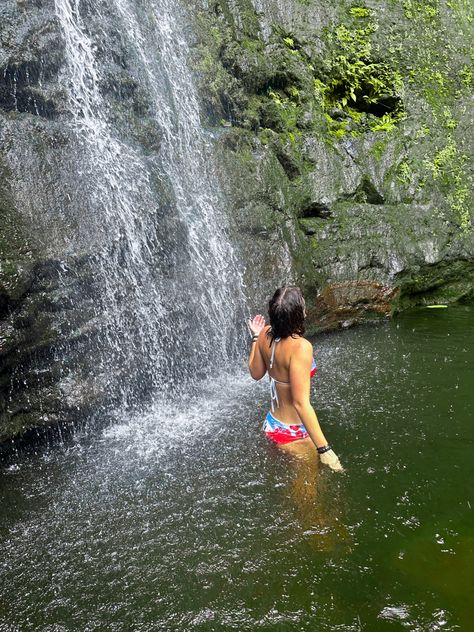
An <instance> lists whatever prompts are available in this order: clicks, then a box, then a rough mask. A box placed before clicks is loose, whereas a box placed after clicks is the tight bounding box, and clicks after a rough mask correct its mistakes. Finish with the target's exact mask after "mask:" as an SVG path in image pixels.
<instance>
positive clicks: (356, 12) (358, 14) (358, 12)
mask: <svg viewBox="0 0 474 632" xmlns="http://www.w3.org/2000/svg"><path fill="white" fill-rule="evenodd" d="M349 13H350V14H351V15H352V16H353V17H355V18H368V17H370V16H371V14H372V12H371V10H370V9H368V8H367V7H362V6H355V7H351V8H350V9H349Z"/></svg>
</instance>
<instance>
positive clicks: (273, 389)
mask: <svg viewBox="0 0 474 632" xmlns="http://www.w3.org/2000/svg"><path fill="white" fill-rule="evenodd" d="M280 340H281V338H275V339H274V340H273V349H272V355H271V358H270V369H272V368H273V361H274V359H275V349H276V343H277V342H280ZM268 377H269V378H270V407H271V409H272V412H273V411H274V410H275V406H274V403H275V404H276V406H277V408H279V407H280V402H279V400H278V391H277V386H276V385H277V384H289V382H281V381H280V380H276V379H275V378H274V377H272V376H271V375H270V373H268Z"/></svg>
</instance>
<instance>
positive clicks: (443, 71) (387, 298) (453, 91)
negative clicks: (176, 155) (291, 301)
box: [195, 0, 474, 330]
mask: <svg viewBox="0 0 474 632" xmlns="http://www.w3.org/2000/svg"><path fill="white" fill-rule="evenodd" d="M197 23H198V32H199V43H198V46H197V49H196V56H195V64H196V68H197V71H198V73H199V75H200V77H201V80H202V97H203V100H204V102H205V105H206V112H207V117H208V121H209V124H210V125H213V126H214V127H215V129H216V135H217V137H218V148H219V153H220V166H221V169H220V171H221V173H220V176H221V179H222V181H223V182H224V185H225V188H226V191H227V196H228V200H229V205H230V213H231V215H232V216H233V217H234V218H235V224H236V233H237V235H236V239H237V240H240V242H241V244H242V248H243V251H244V252H245V259H246V261H247V265H248V268H247V281H248V287H249V288H257V291H256V293H255V295H254V298H255V307H258V306H259V304H261V301H262V300H263V298H264V297H265V294H266V293H268V283H272V282H273V284H274V285H275V284H278V283H282V282H288V281H290V282H291V281H293V282H295V283H299V284H301V285H302V286H303V288H304V289H305V293H306V296H307V297H308V300H309V303H310V305H311V310H310V315H311V321H312V329H313V330H321V329H328V328H334V327H339V326H348V325H350V324H352V323H355V322H359V321H366V320H372V319H379V318H385V317H387V316H390V315H391V314H393V313H394V312H395V311H397V310H402V309H405V308H407V307H410V306H413V305H417V304H421V305H424V304H431V303H440V302H442V303H445V302H447V303H449V302H452V301H458V300H469V299H470V298H472V296H473V291H474V236H473V226H472V217H473V215H472V213H473V211H472V209H473V187H472V184H473V160H474V156H473V140H472V133H471V126H472V120H473V111H474V109H473V90H472V88H473V72H474V65H473V53H472V51H473V50H474V47H473V44H474V9H473V7H472V4H471V3H469V2H467V1H462V0H460V1H458V0H456V1H454V0H453V1H449V2H442V1H438V0H428V1H426V2H425V1H424V2H418V1H417V0H403V1H402V0H399V1H398V0H385V1H382V2H379V1H377V2H375V1H374V2H364V3H362V2H355V1H352V2H348V1H344V0H338V1H329V0H326V1H324V2H317V1H316V0H253V1H251V0H232V1H231V0H211V1H210V2H207V3H206V4H205V6H204V5H203V6H201V9H200V11H199V14H198V16H197ZM261 278H263V279H264V280H265V283H264V284H261V283H259V279H261ZM265 285H266V288H265ZM258 288H262V289H261V290H260V291H259V290H258Z"/></svg>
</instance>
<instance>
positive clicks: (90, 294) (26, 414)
mask: <svg viewBox="0 0 474 632" xmlns="http://www.w3.org/2000/svg"><path fill="white" fill-rule="evenodd" d="M81 6H82V8H83V10H84V13H85V16H86V17H87V18H88V20H89V25H90V31H91V39H95V41H96V51H97V55H98V57H99V58H101V59H102V60H103V63H104V68H106V70H104V73H103V75H102V77H101V86H100V90H101V93H102V94H103V103H104V108H107V112H106V114H105V115H106V116H108V120H109V121H110V124H111V125H114V126H115V129H116V130H118V133H119V134H120V136H121V138H123V139H125V140H124V144H126V143H129V144H130V145H133V146H136V147H138V148H139V150H137V151H140V152H141V153H142V154H143V155H144V156H147V155H148V154H150V153H151V152H153V151H156V148H157V147H158V146H159V134H160V132H159V130H158V129H157V126H156V125H154V123H153V121H152V120H151V119H150V117H149V108H150V105H149V101H148V99H147V98H146V95H145V92H144V91H141V90H140V88H139V86H138V85H137V82H136V81H135V80H134V79H133V72H134V71H133V69H132V68H131V66H132V62H131V60H130V58H129V57H128V55H127V51H126V49H125V46H124V42H123V41H122V40H121V39H120V37H119V36H118V34H117V32H116V31H114V21H113V17H114V16H113V15H110V16H109V19H107V20H106V23H108V25H109V26H108V28H104V25H103V24H102V23H101V21H100V20H99V16H98V15H96V14H95V13H94V11H95V10H97V8H98V7H97V3H95V4H94V7H87V6H85V5H84V3H81ZM101 9H102V14H101V18H104V15H107V13H106V7H105V6H102V7H101ZM65 66H66V52H65V41H64V35H63V33H62V32H61V28H60V24H59V20H58V17H57V15H56V12H55V4H54V1H52V0H40V1H36V0H32V1H30V0H23V1H22V2H16V1H15V0H7V1H5V2H2V3H1V6H0V67H1V69H2V71H1V73H0V443H1V442H3V441H5V440H7V439H8V438H10V437H13V436H16V435H19V434H22V433H24V432H25V431H26V430H28V429H30V428H37V427H40V426H43V425H44V426H49V425H55V424H57V423H59V422H61V421H69V420H71V419H74V418H77V417H83V416H84V415H85V414H87V413H89V412H91V411H93V410H96V408H97V406H98V405H99V403H101V404H104V403H105V402H107V401H109V402H110V401H112V400H113V399H114V398H115V397H117V396H118V392H117V391H118V390H119V387H118V384H119V383H120V380H117V379H116V378H117V375H116V374H115V370H116V368H117V367H113V362H112V361H110V362H108V360H107V359H106V358H105V356H104V354H103V353H101V349H103V348H104V347H105V342H106V340H107V339H108V337H109V334H110V329H111V327H110V324H108V323H107V322H106V319H105V318H104V316H103V315H104V313H105V312H106V309H107V305H106V304H105V302H106V295H107V292H109V293H110V290H109V288H107V285H106V283H105V280H104V273H103V268H104V261H105V260H107V261H109V262H110V266H111V267H116V268H117V269H118V268H119V267H120V265H121V263H123V261H124V258H125V256H126V244H125V246H123V247H122V245H123V244H122V242H123V241H124V239H123V236H122V239H121V240H120V238H119V237H120V236H119V235H118V234H117V233H118V231H117V227H116V226H114V225H113V223H112V222H109V225H108V226H107V227H106V228H105V229H104V226H103V225H102V224H103V223H104V222H102V220H101V218H100V215H101V213H102V206H103V205H104V204H105V203H106V202H105V200H107V199H111V200H112V202H115V200H114V198H113V195H114V191H110V190H107V189H106V185H104V182H103V180H102V181H101V180H100V178H98V177H97V172H96V171H94V165H92V166H91V164H90V163H91V161H90V159H89V157H88V155H87V152H88V149H87V147H86V144H85V143H81V142H78V137H77V132H76V129H75V126H74V124H73V121H72V118H73V117H72V113H71V107H70V103H69V102H68V97H69V95H68V88H69V85H68V81H69V79H68V75H67V73H65ZM82 70H84V69H82ZM84 81H85V82H88V81H89V84H90V78H89V77H88V76H87V75H86V73H84ZM88 87H89V88H90V85H89V86H88ZM84 107H86V106H85V105H84ZM155 183H156V184H155V186H156V189H157V193H156V198H155V202H156V207H157V209H158V210H159V208H160V204H161V205H162V207H163V208H164V207H165V206H166V204H170V202H169V200H168V201H167V202H165V201H164V200H165V198H166V195H167V194H166V191H165V189H166V186H165V184H164V183H163V182H162V181H161V182H159V181H158V180H157V179H156V180H155ZM123 186H124V187H125V188H126V187H127V186H128V183H126V182H124V183H123ZM160 187H161V189H160ZM158 189H160V190H158ZM160 200H161V202H160ZM116 208H118V205H117V206H116ZM157 209H154V210H157ZM138 210H140V208H139V209H138ZM117 212H118V211H117ZM169 215H170V216H171V215H172V211H171V210H170V213H169ZM157 216H158V212H157V213H156V215H155V217H157ZM147 218H149V224H150V225H149V226H148V231H146V232H147V236H148V239H149V241H150V244H151V242H152V241H153V234H155V235H156V234H157V231H156V226H155V225H154V222H155V219H154V218H153V217H152V214H151V213H149V215H148V216H147ZM143 221H144V222H145V220H143ZM170 221H172V219H170ZM101 222H102V223H101ZM161 224H162V233H163V234H164V233H165V232H166V231H165V229H164V228H163V222H162V223H161ZM153 228H155V231H154V232H153ZM144 232H145V231H144ZM120 293H123V295H124V297H125V298H124V302H125V301H129V302H131V303H133V299H131V298H130V293H128V294H127V288H126V287H125V284H123V285H122V288H121V292H117V294H120ZM109 307H110V301H109ZM129 337H131V336H129ZM124 340H125V342H124V343H123V344H124V345H126V344H127V342H126V337H125V335H124ZM108 355H109V358H113V357H116V356H117V351H116V350H113V349H112V350H110V348H109V350H108ZM107 363H108V366H107ZM138 372H139V369H136V371H131V370H130V367H129V369H128V370H127V371H125V375H126V376H127V382H129V381H130V379H131V377H130V375H131V374H135V373H138ZM144 382H145V378H143V380H142V383H144Z"/></svg>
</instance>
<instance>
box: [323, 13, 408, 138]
mask: <svg viewBox="0 0 474 632" xmlns="http://www.w3.org/2000/svg"><path fill="white" fill-rule="evenodd" d="M362 9H364V8H363V7H352V8H351V9H350V11H349V12H350V14H351V15H352V16H356V17H357V19H361V18H368V17H369V16H371V12H370V11H369V10H368V9H367V10H362ZM377 29H378V24H377V23H375V22H373V21H370V20H369V21H367V22H366V24H365V25H364V26H354V27H353V26H351V25H350V24H349V25H347V24H339V25H338V26H337V27H336V28H335V30H334V32H326V37H327V40H328V43H329V46H330V48H331V49H332V51H333V55H332V57H330V59H329V61H328V63H327V70H326V72H325V73H324V75H323V76H320V77H317V78H316V81H315V83H314V89H315V94H316V95H317V98H318V99H319V100H320V102H321V104H322V107H323V110H324V111H325V112H326V113H327V115H328V116H330V117H331V118H332V119H334V116H333V115H332V110H334V109H336V110H340V111H342V112H344V113H345V114H346V115H347V117H348V118H349V119H351V121H353V122H354V123H355V124H356V126H358V127H359V128H357V127H356V128H355V129H352V130H351V132H352V133H353V132H355V133H360V132H361V131H363V130H364V129H366V130H370V131H373V132H379V131H381V132H388V131H391V130H392V129H393V128H394V127H395V125H396V123H397V122H398V121H400V120H401V119H402V118H403V117H404V108H403V101H402V97H403V81H402V76H401V74H400V73H399V72H398V71H396V70H395V69H393V68H391V67H390V66H389V65H388V64H386V63H384V62H380V61H375V59H374V51H373V45H372V41H371V37H372V35H373V33H375V32H376V31H377ZM363 115H365V116H363ZM348 127H350V126H347V125H344V126H343V125H341V124H337V123H330V126H329V131H330V132H331V133H334V132H335V134H336V136H340V135H341V133H342V130H344V129H348Z"/></svg>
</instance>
